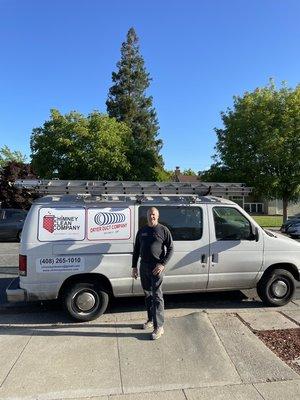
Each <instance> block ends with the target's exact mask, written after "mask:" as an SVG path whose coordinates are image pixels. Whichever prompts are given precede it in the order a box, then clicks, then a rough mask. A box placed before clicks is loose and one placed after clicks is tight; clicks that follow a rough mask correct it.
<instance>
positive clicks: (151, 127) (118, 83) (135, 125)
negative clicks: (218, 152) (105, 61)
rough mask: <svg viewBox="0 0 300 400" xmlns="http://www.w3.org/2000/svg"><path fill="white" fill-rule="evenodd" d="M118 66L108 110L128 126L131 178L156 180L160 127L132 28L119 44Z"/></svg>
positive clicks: (112, 115)
mask: <svg viewBox="0 0 300 400" xmlns="http://www.w3.org/2000/svg"><path fill="white" fill-rule="evenodd" d="M117 68H118V70H117V72H113V73H112V81H113V86H112V87H111V88H110V89H109V94H108V99H107V102H106V105H107V112H108V114H109V115H110V116H111V117H114V118H116V120H117V121H122V122H125V123H126V124H127V125H128V126H129V127H130V128H131V132H132V136H133V142H132V146H131V147H130V149H129V153H128V157H129V161H130V163H131V165H132V166H133V167H134V168H133V170H132V175H131V179H132V180H156V179H158V177H159V174H160V173H161V172H162V168H163V161H162V157H161V156H160V155H159V151H160V149H161V147H162V141H161V140H158V139H157V135H158V129H159V127H158V121H157V117H156V112H155V109H154V108H153V104H152V97H151V96H149V97H147V96H146V94H145V92H146V89H147V88H148V87H149V85H150V81H151V79H150V77H149V73H148V72H146V69H145V63H144V59H143V57H142V56H141V54H140V50H139V40H138V37H137V35H136V33H135V30H134V29H133V28H130V29H129V31H128V33H127V39H126V42H124V43H123V44H122V48H121V60H120V61H119V62H118V63H117Z"/></svg>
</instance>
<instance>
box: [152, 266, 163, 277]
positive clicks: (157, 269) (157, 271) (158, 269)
mask: <svg viewBox="0 0 300 400" xmlns="http://www.w3.org/2000/svg"><path fill="white" fill-rule="evenodd" d="M164 269H165V267H164V266H163V265H162V264H157V266H156V267H155V268H154V270H153V271H152V273H153V275H159V274H161V273H162V272H163V271H164Z"/></svg>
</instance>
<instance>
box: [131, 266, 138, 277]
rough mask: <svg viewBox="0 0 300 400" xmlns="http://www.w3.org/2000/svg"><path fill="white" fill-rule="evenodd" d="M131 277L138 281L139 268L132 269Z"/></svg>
mask: <svg viewBox="0 0 300 400" xmlns="http://www.w3.org/2000/svg"><path fill="white" fill-rule="evenodd" d="M131 276H132V278H134V279H137V277H138V276H139V274H138V269H137V268H132V271H131Z"/></svg>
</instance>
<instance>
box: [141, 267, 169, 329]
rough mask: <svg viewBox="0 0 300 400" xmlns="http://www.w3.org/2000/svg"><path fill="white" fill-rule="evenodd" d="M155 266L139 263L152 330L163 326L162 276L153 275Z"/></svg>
mask: <svg viewBox="0 0 300 400" xmlns="http://www.w3.org/2000/svg"><path fill="white" fill-rule="evenodd" d="M156 265H157V264H154V263H145V262H143V261H141V265H140V276H141V283H142V288H143V290H144V293H145V303H146V309H147V315H148V320H149V321H153V326H154V329H157V328H160V327H162V326H163V324H164V298H163V292H162V282H163V274H162V273H161V274H159V275H153V272H152V271H153V269H154V268H155V267H156Z"/></svg>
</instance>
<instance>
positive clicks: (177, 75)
mask: <svg viewBox="0 0 300 400" xmlns="http://www.w3.org/2000/svg"><path fill="white" fill-rule="evenodd" d="M299 15H300V2H299V1H298V0H272V1H271V0H252V1H251V2H250V1H249V0H247V1H246V0H227V1H225V0H224V1H222V0H206V1H204V0H198V1H197V0H185V1H183V0H182V1H178V0H172V1H171V0H164V1H163V0H160V1H158V0H152V1H151V2H150V1H149V2H146V1H141V0H126V1H125V0H124V1H121V0H112V1H100V0H87V1H84V0H51V1H50V0H18V1H17V0H0V45H1V62H0V96H1V97H0V100H1V106H0V113H1V115H0V147H2V146H3V145H8V146H9V147H10V148H11V149H12V150H20V151H21V152H23V153H25V154H26V155H27V156H28V159H29V155H30V147H29V143H30V134H31V131H32V128H34V127H37V126H40V125H42V124H43V122H44V121H45V120H46V119H48V117H49V110H50V109H51V108H57V109H59V110H60V111H61V112H63V113H66V112H69V111H71V110H76V111H79V112H81V113H83V114H88V113H89V112H91V111H92V110H95V109H98V110H100V111H102V112H106V106H105V101H106V98H107V93H108V89H109V87H110V86H111V73H112V71H113V70H115V69H116V63H117V61H118V60H119V58H120V47H121V43H122V42H123V41H124V40H125V36H126V33H127V31H128V29H129V28H130V27H131V26H133V27H134V28H135V29H136V31H137V34H138V36H139V38H140V47H141V53H142V55H143V57H144V59H145V62H146V68H147V70H148V71H149V72H150V74H151V77H152V78H153V81H152V83H151V86H150V88H149V91H148V93H149V94H151V95H152V96H153V98H154V106H155V108H156V111H157V114H158V119H159V124H160V138H161V139H163V141H164V146H163V150H162V155H163V157H164V160H165V166H166V168H168V169H174V168H175V166H180V167H181V169H185V168H189V167H191V168H192V169H194V170H195V171H199V170H203V169H206V168H208V167H209V166H210V164H211V162H212V160H211V156H212V155H213V153H214V149H213V148H214V145H215V143H216V136H215V134H214V127H220V126H221V119H220V111H222V110H226V108H227V107H230V106H231V105H232V97H233V95H241V94H243V93H244V92H245V91H251V90H253V89H255V88H256V87H258V86H262V85H265V84H267V82H268V80H269V78H270V77H273V78H274V79H275V80H276V82H277V83H278V84H280V82H281V81H283V80H286V81H287V82H288V84H289V85H290V86H293V87H294V86H295V85H297V84H298V83H299V72H300V23H299Z"/></svg>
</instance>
